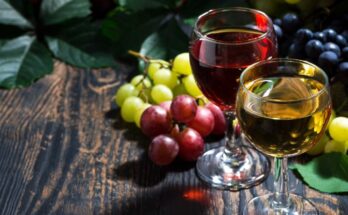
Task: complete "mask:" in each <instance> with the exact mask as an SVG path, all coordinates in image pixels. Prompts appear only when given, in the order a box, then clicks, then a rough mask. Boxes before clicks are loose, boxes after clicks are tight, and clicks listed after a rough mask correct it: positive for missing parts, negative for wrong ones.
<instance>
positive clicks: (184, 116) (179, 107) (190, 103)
mask: <svg viewBox="0 0 348 215" xmlns="http://www.w3.org/2000/svg"><path fill="white" fill-rule="evenodd" d="M170 110H171V114H172V116H173V119H174V120H176V121H178V122H182V123H187V122H189V121H191V120H192V119H193V118H194V117H195V115H196V111H197V103H196V101H195V100H194V98H192V97H191V96H188V95H180V96H177V97H175V98H174V100H173V101H172V105H171V106H170Z"/></svg>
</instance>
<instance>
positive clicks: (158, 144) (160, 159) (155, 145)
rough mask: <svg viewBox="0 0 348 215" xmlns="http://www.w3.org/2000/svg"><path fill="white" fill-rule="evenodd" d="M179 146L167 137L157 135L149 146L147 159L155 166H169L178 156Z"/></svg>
mask: <svg viewBox="0 0 348 215" xmlns="http://www.w3.org/2000/svg"><path fill="white" fill-rule="evenodd" d="M178 152H179V145H178V143H177V142H176V141H175V140H174V139H173V138H172V137H170V136H169V135H163V134H161V135H158V136H157V137H155V138H154V139H153V140H152V142H151V144H150V146H149V157H150V159H151V160H152V161H153V162H154V163H155V164H157V165H159V166H163V165H168V164H170V163H171V162H172V161H173V160H174V159H175V158H176V156H177V155H178Z"/></svg>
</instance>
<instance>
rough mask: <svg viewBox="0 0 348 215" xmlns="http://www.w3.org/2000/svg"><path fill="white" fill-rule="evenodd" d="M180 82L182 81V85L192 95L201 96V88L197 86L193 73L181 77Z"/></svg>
mask: <svg viewBox="0 0 348 215" xmlns="http://www.w3.org/2000/svg"><path fill="white" fill-rule="evenodd" d="M182 82H183V83H184V86H185V88H186V90H187V92H188V93H189V94H190V95H191V96H193V97H199V96H202V95H203V94H202V92H201V90H200V89H199V88H198V86H197V84H196V81H195V78H194V77H193V75H192V74H191V75H188V76H186V77H184V78H183V79H182Z"/></svg>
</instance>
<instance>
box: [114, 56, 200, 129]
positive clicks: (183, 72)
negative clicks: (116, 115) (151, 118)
mask: <svg viewBox="0 0 348 215" xmlns="http://www.w3.org/2000/svg"><path fill="white" fill-rule="evenodd" d="M183 94H187V95H190V96H192V97H194V98H201V99H203V100H205V98H204V97H203V94H202V92H201V91H200V89H199V88H198V86H197V84H196V81H195V79H194V77H193V75H192V70H191V66H190V59H189V54H188V53H187V52H185V53H181V54H179V55H177V56H176V57H175V58H174V60H173V62H172V63H169V62H167V61H164V60H160V59H156V60H148V62H147V66H146V69H145V72H144V73H143V74H140V75H137V76H134V77H133V78H132V79H131V81H130V82H127V83H124V84H123V85H122V86H121V87H120V88H119V89H118V91H117V92H116V95H115V100H116V103H117V105H118V106H119V107H121V116H122V118H123V120H125V121H126V122H135V124H136V125H137V126H138V127H140V118H141V115H142V112H144V110H145V109H146V108H147V107H149V106H150V105H152V104H160V103H162V102H165V101H171V100H172V99H173V98H174V97H176V96H178V95H183Z"/></svg>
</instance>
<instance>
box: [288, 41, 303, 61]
mask: <svg viewBox="0 0 348 215" xmlns="http://www.w3.org/2000/svg"><path fill="white" fill-rule="evenodd" d="M288 56H289V57H292V58H303V57H304V48H303V45H301V44H298V43H293V44H291V45H290V47H289V53H288Z"/></svg>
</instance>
